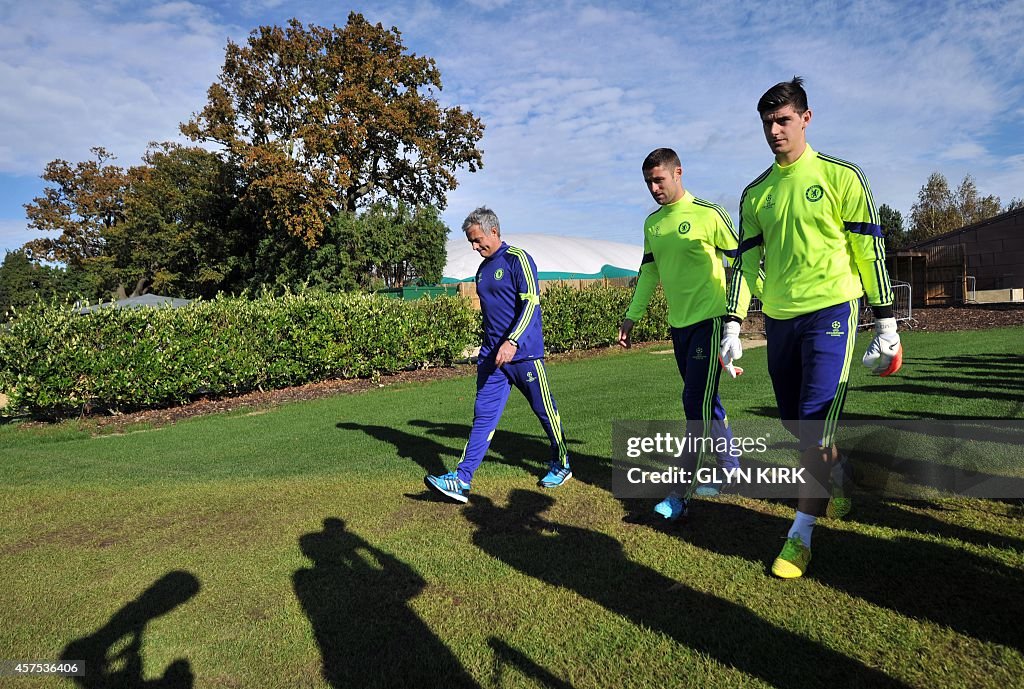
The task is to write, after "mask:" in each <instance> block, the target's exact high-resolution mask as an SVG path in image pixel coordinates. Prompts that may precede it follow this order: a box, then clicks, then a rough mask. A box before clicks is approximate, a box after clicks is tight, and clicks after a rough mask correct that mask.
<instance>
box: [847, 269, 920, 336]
mask: <svg viewBox="0 0 1024 689" xmlns="http://www.w3.org/2000/svg"><path fill="white" fill-rule="evenodd" d="M911 296H912V294H911V289H910V283H909V282H902V281H900V280H893V282H892V315H893V317H894V318H895V319H896V322H897V323H903V324H904V325H905V326H907V327H908V328H916V327H917V319H916V318H914V308H913V306H911V301H912V300H911ZM874 323H875V314H874V313H873V312H872V311H871V307H870V306H868V304H867V302H865V301H864V298H863V297H861V300H860V317H859V319H858V323H857V327H858V328H870V327H871V326H872V325H874Z"/></svg>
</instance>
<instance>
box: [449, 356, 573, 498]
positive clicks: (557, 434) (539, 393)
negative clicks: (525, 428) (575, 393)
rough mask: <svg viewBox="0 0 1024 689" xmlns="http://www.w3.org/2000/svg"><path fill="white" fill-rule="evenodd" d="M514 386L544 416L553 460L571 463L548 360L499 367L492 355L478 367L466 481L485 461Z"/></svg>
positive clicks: (464, 462)
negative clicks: (552, 392) (552, 391)
mask: <svg viewBox="0 0 1024 689" xmlns="http://www.w3.org/2000/svg"><path fill="white" fill-rule="evenodd" d="M513 385H515V386H516V387H517V388H519V391H520V392H522V393H523V395H524V396H525V397H526V400H527V401H528V402H529V403H530V408H531V409H533V413H534V414H536V415H537V418H538V419H540V423H541V425H542V426H543V427H544V432H545V433H547V434H548V440H549V441H550V442H551V462H552V463H553V464H555V463H557V464H559V465H561V466H566V467H567V466H569V453H568V449H567V447H566V444H565V434H564V432H563V431H562V420H561V418H560V417H559V415H558V407H556V406H555V398H554V397H552V396H551V389H550V388H549V387H548V375H547V371H546V370H545V368H544V360H543V359H531V360H526V361H516V362H512V363H508V364H505V365H504V366H502V367H501V368H497V367H495V365H494V359H493V358H491V357H489V358H487V359H486V360H483V361H481V362H480V363H479V364H478V365H477V369H476V403H475V405H474V407H473V429H472V430H471V431H470V432H469V442H467V443H466V447H465V449H464V450H463V451H462V459H461V460H459V467H458V474H459V478H460V479H461V480H462V481H464V482H466V483H471V482H472V480H473V474H474V473H475V472H476V470H477V469H478V468H479V467H480V463H481V462H483V459H484V455H485V454H486V453H487V448H488V447H489V446H490V444H491V438H493V437H494V430H495V429H496V428H497V427H498V421H499V419H501V414H502V412H503V411H504V410H505V404H506V402H508V395H509V393H510V392H511V391H512V386H513Z"/></svg>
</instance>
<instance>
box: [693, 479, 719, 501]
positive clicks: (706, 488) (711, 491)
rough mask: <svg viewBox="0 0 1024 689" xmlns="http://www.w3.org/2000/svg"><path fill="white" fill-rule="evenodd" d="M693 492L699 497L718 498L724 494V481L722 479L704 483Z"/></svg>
mask: <svg viewBox="0 0 1024 689" xmlns="http://www.w3.org/2000/svg"><path fill="white" fill-rule="evenodd" d="M693 494H694V495H696V496H697V497H699V498H717V497H718V496H719V495H721V494H722V483H721V482H720V481H715V482H713V483H702V484H700V485H699V486H697V489H696V490H695V491H693Z"/></svg>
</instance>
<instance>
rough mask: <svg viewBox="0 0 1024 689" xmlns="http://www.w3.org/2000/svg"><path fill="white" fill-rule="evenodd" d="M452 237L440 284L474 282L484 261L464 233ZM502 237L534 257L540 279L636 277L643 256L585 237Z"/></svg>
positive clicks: (639, 249) (638, 248)
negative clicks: (477, 271)
mask: <svg viewBox="0 0 1024 689" xmlns="http://www.w3.org/2000/svg"><path fill="white" fill-rule="evenodd" d="M452 235H453V236H452V238H451V239H449V240H448V247H447V248H448V263H447V265H445V268H444V273H443V275H444V277H443V279H442V280H441V282H442V283H448V284H451V283H453V282H471V281H472V280H473V279H474V277H476V270H477V268H479V267H480V262H481V261H482V260H483V259H481V258H480V255H479V254H477V253H476V252H475V251H473V249H472V247H471V246H470V245H469V242H467V241H466V239H465V237H464V236H462V233H461V232H453V233H452ZM501 238H502V239H503V240H504V241H505V242H507V243H508V244H510V245H512V246H517V247H519V248H520V249H523V250H524V251H525V252H526V253H528V254H530V256H532V257H533V260H534V262H535V263H536V264H537V273H538V276H537V277H538V279H539V280H589V279H599V278H603V277H604V278H619V277H632V276H634V275H636V274H637V270H638V269H639V268H640V260H641V259H642V258H643V253H644V250H643V247H641V246H639V245H634V244H622V243H620V242H609V241H605V240H603V239H587V238H584V237H555V236H551V235H546V234H515V233H508V234H504V233H503V234H502V237H501Z"/></svg>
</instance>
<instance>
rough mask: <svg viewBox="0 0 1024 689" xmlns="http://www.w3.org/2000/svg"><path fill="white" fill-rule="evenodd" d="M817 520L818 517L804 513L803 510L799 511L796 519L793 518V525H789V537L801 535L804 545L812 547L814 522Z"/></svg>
mask: <svg viewBox="0 0 1024 689" xmlns="http://www.w3.org/2000/svg"><path fill="white" fill-rule="evenodd" d="M817 520H818V518H817V517H814V516H812V515H809V514H804V513H803V512H797V513H796V519H794V520H793V526H791V527H789V535H788V537H789V538H792V537H793V536H799V537H800V540H801V541H803V543H804V545H805V546H807V547H808V548H810V547H811V531H813V530H814V522H816V521H817Z"/></svg>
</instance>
